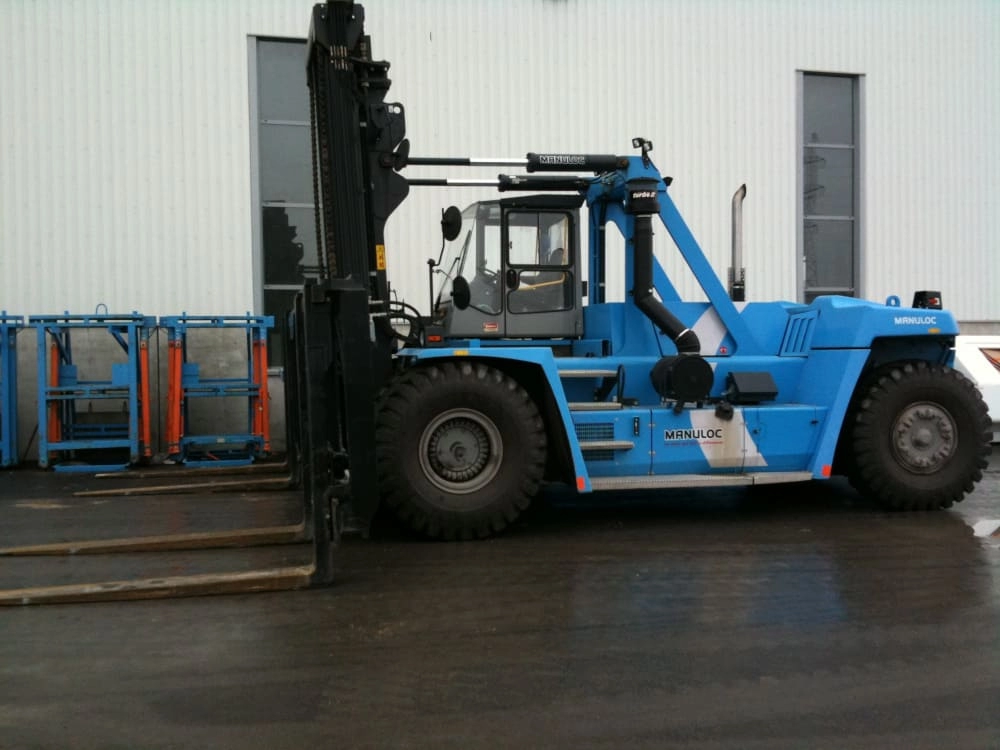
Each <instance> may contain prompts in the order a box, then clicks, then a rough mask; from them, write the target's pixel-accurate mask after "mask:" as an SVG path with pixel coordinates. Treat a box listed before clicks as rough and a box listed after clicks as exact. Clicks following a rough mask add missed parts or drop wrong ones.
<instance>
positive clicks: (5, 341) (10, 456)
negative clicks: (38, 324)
mask: <svg viewBox="0 0 1000 750" xmlns="http://www.w3.org/2000/svg"><path fill="white" fill-rule="evenodd" d="M23 327H24V318H23V317H22V316H21V315H8V314H7V311H6V310H4V311H3V312H2V313H0V466H12V465H13V464H16V463H17V347H16V338H17V332H18V331H19V330H20V329H21V328H23Z"/></svg>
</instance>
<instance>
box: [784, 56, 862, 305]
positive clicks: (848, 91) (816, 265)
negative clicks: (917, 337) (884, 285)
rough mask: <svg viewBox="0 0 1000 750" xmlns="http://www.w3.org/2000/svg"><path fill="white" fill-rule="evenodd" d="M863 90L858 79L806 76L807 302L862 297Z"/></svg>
mask: <svg viewBox="0 0 1000 750" xmlns="http://www.w3.org/2000/svg"><path fill="white" fill-rule="evenodd" d="M859 88H860V79H859V78H858V77H857V76H843V75H824V74H819V73H803V74H802V75H801V86H800V109H801V120H800V123H801V138H800V140H799V143H800V147H801V159H800V164H801V172H800V180H799V183H800V185H801V188H802V189H801V196H802V198H801V201H802V202H801V204H800V210H799V215H800V217H801V221H800V222H799V226H800V228H801V231H800V234H799V249H800V257H801V258H802V269H801V273H800V284H799V287H800V297H801V299H803V300H804V301H805V302H811V301H812V300H813V299H815V298H816V297H818V296H820V295H822V294H843V295H847V296H850V297H853V296H856V295H857V293H858V287H859V279H858V268H859V265H860V264H859V255H860V233H859V223H858V218H859V217H858V209H859V204H860V201H859V193H860V183H859V179H858V175H859V172H860V156H859V154H860V149H859V137H858V133H859V122H860V119H859V109H860V104H859V102H860V97H859Z"/></svg>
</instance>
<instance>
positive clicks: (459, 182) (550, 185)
mask: <svg viewBox="0 0 1000 750" xmlns="http://www.w3.org/2000/svg"><path fill="white" fill-rule="evenodd" d="M593 180H594V178H593V177H587V176H584V175H566V176H559V177H548V176H538V175H506V174H502V175H498V176H497V178H496V179H492V180H491V179H488V178H479V179H476V178H469V179H465V178H461V177H429V178H414V179H411V180H407V183H408V184H409V185H410V186H411V187H492V188H496V189H497V190H499V191H500V192H507V191H511V190H531V191H534V190H554V191H561V190H564V191H569V192H580V191H582V190H587V189H588V188H589V187H590V185H591V183H592V182H593Z"/></svg>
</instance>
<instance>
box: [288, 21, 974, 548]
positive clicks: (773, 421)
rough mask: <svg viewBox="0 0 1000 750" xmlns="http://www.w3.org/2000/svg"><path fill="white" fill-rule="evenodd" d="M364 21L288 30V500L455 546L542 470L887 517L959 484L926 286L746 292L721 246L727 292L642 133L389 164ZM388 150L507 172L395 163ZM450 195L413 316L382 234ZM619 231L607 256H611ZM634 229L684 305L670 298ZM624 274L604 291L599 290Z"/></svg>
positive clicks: (378, 79)
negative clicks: (300, 490) (384, 517)
mask: <svg viewBox="0 0 1000 750" xmlns="http://www.w3.org/2000/svg"><path fill="white" fill-rule="evenodd" d="M363 23H364V10H363V8H362V7H361V6H360V5H357V4H354V3H352V2H346V1H344V2H329V3H327V4H325V5H320V6H316V8H315V9H314V15H313V25H312V30H311V34H310V40H309V63H308V66H309V67H308V70H309V82H310V95H311V105H312V106H311V109H312V120H313V122H312V125H313V145H314V156H315V159H314V164H315V165H316V180H315V182H316V203H317V219H318V235H319V242H320V247H321V256H322V257H323V258H324V260H325V266H324V268H325V269H326V278H324V279H323V280H322V281H320V282H319V283H317V284H314V285H311V286H310V287H307V288H306V289H305V290H304V292H303V293H302V295H300V298H299V300H298V301H297V303H296V310H295V312H294V314H293V316H292V334H291V338H292V340H293V342H294V349H295V350H296V354H295V357H294V358H295V359H296V360H297V363H298V365H297V366H296V365H295V364H294V363H293V366H292V373H293V377H292V381H294V382H292V383H291V386H292V387H291V388H290V389H289V392H290V394H291V396H292V400H291V401H290V403H289V412H290V413H295V414H296V415H297V416H298V422H299V424H296V425H294V426H293V427H294V429H293V432H294V434H293V435H292V443H293V445H294V446H295V449H294V451H293V452H294V453H295V454H296V459H297V460H298V461H299V463H300V464H301V466H302V469H303V475H304V476H305V477H306V478H307V487H306V492H307V496H311V497H312V498H313V500H312V501H311V502H313V503H315V502H317V501H318V499H319V498H322V497H323V496H324V494H328V493H329V488H330V487H331V486H334V485H335V484H337V483H338V482H339V483H340V484H342V485H343V484H347V485H349V488H348V489H347V490H346V491H345V493H344V494H345V496H346V498H347V499H346V500H345V503H344V507H345V509H347V511H348V512H347V515H346V517H345V522H346V523H348V524H349V525H351V524H353V525H360V527H361V528H362V529H364V528H366V526H367V524H369V523H370V521H371V519H372V517H373V515H374V513H375V510H376V507H377V506H378V505H379V504H380V503H384V504H385V505H386V506H387V507H389V508H391V509H392V510H393V511H394V513H395V515H396V516H398V518H399V519H400V520H401V521H402V522H404V523H405V524H407V525H408V526H410V527H412V528H413V529H414V530H416V531H418V532H420V533H423V534H426V535H427V536H430V537H433V538H439V539H470V538H481V537H487V536H490V535H492V534H495V533H497V532H500V531H502V530H503V529H504V528H506V527H507V526H508V525H509V524H511V523H512V522H513V521H514V520H515V519H516V518H517V517H518V515H519V514H520V513H521V512H522V511H524V510H525V509H526V508H527V507H528V506H529V505H530V504H531V502H532V500H533V499H534V498H535V497H536V496H537V495H538V493H539V491H540V490H541V489H542V487H543V485H545V484H546V483H549V482H558V483H562V484H565V485H568V486H570V487H572V488H575V489H576V490H577V491H578V492H581V493H589V492H594V491H602V490H654V491H655V490H664V489H672V488H686V487H715V486H733V485H762V484H777V483H787V482H803V481H810V480H825V479H828V478H830V477H831V476H834V475H847V476H848V477H849V478H850V481H851V482H852V484H853V485H854V486H855V487H856V488H857V489H858V490H859V491H860V492H861V493H862V494H863V495H865V496H867V497H870V498H873V499H874V500H876V501H878V502H879V503H881V504H882V505H884V506H886V507H887V508H891V509H898V510H931V509H938V508H947V507H949V506H950V505H952V504H953V503H955V502H958V501H959V500H961V499H962V498H963V497H964V496H965V495H966V494H967V493H968V492H971V491H972V489H973V487H974V486H975V484H976V482H977V481H979V480H980V479H981V477H982V472H983V469H984V467H985V466H986V463H987V456H988V455H989V452H990V422H989V419H988V416H987V410H986V406H985V404H984V402H983V400H982V398H981V396H980V395H979V392H978V391H977V389H976V387H975V386H974V384H973V383H971V382H970V381H969V380H968V379H966V378H965V377H963V376H962V375H961V374H960V373H959V372H957V371H956V370H955V369H953V368H952V364H953V359H954V344H955V337H956V336H957V335H958V332H959V329H958V325H957V324H956V321H955V319H954V317H953V316H952V315H951V314H950V313H948V312H946V311H944V310H942V309H941V304H940V294H939V293H937V292H918V293H917V295H916V296H915V299H914V306H913V307H910V308H905V307H902V306H900V305H899V304H898V302H895V301H894V300H890V302H895V303H894V304H889V303H887V304H880V303H875V302H870V301H865V300H861V299H854V298H847V297H838V296H824V297H819V298H817V299H815V300H813V301H812V302H811V303H810V304H800V303H794V302H745V301H744V299H743V297H744V295H745V286H744V283H743V282H744V276H743V274H742V269H741V268H740V265H739V264H740V261H739V259H738V258H734V265H733V268H732V269H730V283H729V285H728V286H729V288H728V289H727V287H726V286H725V285H724V284H723V283H722V282H721V281H720V279H719V277H718V276H717V275H716V273H715V271H714V270H713V269H712V267H711V265H710V264H709V262H708V260H707V259H706V257H705V255H704V254H703V253H702V251H701V249H700V248H699V246H698V243H697V242H696V240H695V239H694V236H693V235H692V233H691V231H690V230H689V229H688V227H687V225H686V224H685V222H684V220H683V218H682V217H681V214H680V212H679V211H678V209H677V207H676V206H675V204H674V202H673V200H672V199H671V197H670V193H669V188H670V184H671V178H670V177H665V176H664V175H663V174H662V173H661V172H660V171H659V170H658V169H657V167H656V166H655V164H654V163H653V161H652V159H651V156H650V152H651V150H652V144H650V143H649V142H648V141H647V140H645V139H644V138H635V139H633V141H632V146H633V148H634V149H636V151H637V153H633V154H632V155H625V156H619V155H612V154H535V153H529V154H527V156H526V157H524V158H523V159H478V158H466V157H442V158H435V157H416V156H411V155H410V148H409V142H408V141H407V140H406V138H405V113H404V109H403V107H402V105H400V104H398V103H386V101H385V96H386V94H387V92H388V90H389V86H390V81H389V78H388V69H389V64H388V63H387V62H380V61H375V60H374V59H373V58H372V55H371V42H370V38H369V37H368V36H366V35H365V34H364V30H363ZM410 166H446V167H454V166H466V167H507V168H510V167H515V168H516V167H520V168H521V170H522V173H519V174H512V173H511V174H501V175H499V176H498V177H495V178H491V179H486V180H483V179H469V180H464V179H452V178H442V179H423V178H420V179H407V178H406V177H404V173H405V170H406V168H407V167H410ZM448 185H463V186H468V185H486V186H492V187H494V188H495V189H496V191H497V193H499V194H501V197H498V198H494V199H490V200H485V201H482V202H478V203H474V204H472V205H470V206H468V207H466V208H465V209H464V210H459V209H458V208H456V207H450V208H448V209H446V210H445V211H443V212H442V219H441V227H442V234H443V243H442V248H441V252H440V255H439V257H438V258H437V259H431V260H430V261H428V267H429V275H430V284H429V287H430V289H429V293H430V301H429V302H430V305H429V308H430V309H429V312H428V313H427V314H422V313H419V312H418V311H417V310H416V309H415V307H414V306H412V305H410V304H406V303H404V302H400V301H399V300H397V299H396V298H395V296H394V294H393V291H392V290H391V289H390V287H389V284H388V281H387V273H386V271H387V269H386V251H385V241H384V227H385V223H386V220H387V219H388V217H389V215H390V214H391V213H392V211H393V210H394V209H395V208H396V207H397V206H398V205H399V204H400V203H401V202H402V201H403V200H404V199H405V197H406V195H407V193H408V191H409V189H410V188H411V187H426V186H448ZM523 193H531V194H529V195H523ZM744 194H745V189H741V191H738V195H737V196H735V197H734V213H735V214H737V215H738V214H739V212H740V205H741V200H742V196H743V195H744ZM506 196H510V197H506ZM584 205H586V208H587V212H586V218H585V219H583V220H582V219H581V212H580V209H581V207H582V206H584ZM735 218H736V217H734V219H735ZM584 222H585V223H586V225H587V226H586V228H584V227H583V226H582V224H583V223H584ZM736 224H738V222H737V221H735V220H734V225H736ZM616 231H617V232H619V233H620V234H621V236H622V238H623V242H624V248H625V249H624V252H623V253H622V252H618V253H616V252H614V250H613V249H612V250H609V247H613V243H609V242H608V233H609V232H616ZM657 234H659V235H661V236H665V237H666V238H669V240H670V241H671V242H672V244H673V245H674V246H675V248H676V252H678V253H679V254H680V256H681V258H683V261H684V262H685V263H686V265H687V266H688V268H690V270H691V273H692V274H693V276H694V278H695V279H696V280H697V283H698V285H699V286H700V287H701V290H702V292H703V293H704V298H705V300H704V301H698V302H692V301H685V300H684V299H682V297H681V295H680V294H679V293H678V290H677V288H676V286H675V284H674V283H672V282H671V279H670V278H668V276H667V274H666V273H665V272H664V270H663V268H662V266H661V265H660V263H659V262H658V260H657V257H656V254H655V253H654V236H655V235H657ZM738 239H739V238H738V237H737V240H738ZM737 244H738V243H737ZM622 265H623V266H624V278H625V288H626V290H627V294H626V296H625V299H624V300H623V301H609V300H608V299H607V298H606V292H607V283H606V282H607V280H608V278H609V274H610V271H611V270H612V269H617V268H620V267H621V266H622ZM584 271H586V276H584ZM318 351H322V355H320V357H319V359H318V360H317V354H316V353H317V352H318ZM310 358H311V359H310ZM295 373H298V374H297V375H296V374H295Z"/></svg>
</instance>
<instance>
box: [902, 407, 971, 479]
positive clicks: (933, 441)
mask: <svg viewBox="0 0 1000 750" xmlns="http://www.w3.org/2000/svg"><path fill="white" fill-rule="evenodd" d="M957 443H958V430H957V428H956V425H955V419H954V417H952V416H951V413H950V412H949V411H948V410H947V409H945V408H944V407H942V406H941V405H940V404H935V403H931V402H929V401H921V402H918V403H913V404H910V405H909V406H907V407H906V408H905V409H903V411H902V412H900V414H899V416H898V417H897V418H896V422H895V423H894V424H893V426H892V451H893V454H894V455H895V457H896V460H897V461H899V463H900V464H901V465H902V466H904V467H906V468H907V469H909V470H910V471H912V472H914V473H916V474H933V473H934V472H935V471H937V470H938V469H940V468H941V467H942V466H943V465H944V464H945V463H947V462H948V460H949V459H950V458H951V457H952V455H954V453H955V447H956V445H957Z"/></svg>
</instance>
